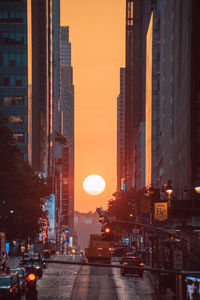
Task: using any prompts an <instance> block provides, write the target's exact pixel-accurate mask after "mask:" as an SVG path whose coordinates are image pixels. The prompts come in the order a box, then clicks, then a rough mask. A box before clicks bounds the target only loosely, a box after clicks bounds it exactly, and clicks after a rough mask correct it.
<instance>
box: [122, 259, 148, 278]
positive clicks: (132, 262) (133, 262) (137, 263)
mask: <svg viewBox="0 0 200 300" xmlns="http://www.w3.org/2000/svg"><path fill="white" fill-rule="evenodd" d="M121 265H122V266H124V267H125V268H121V269H120V273H121V275H122V276H125V275H127V274H128V275H138V276H139V277H143V273H144V270H143V266H144V263H143V261H142V260H141V258H140V257H138V256H127V257H123V258H122V261H121ZM131 266H134V267H140V268H126V267H131Z"/></svg>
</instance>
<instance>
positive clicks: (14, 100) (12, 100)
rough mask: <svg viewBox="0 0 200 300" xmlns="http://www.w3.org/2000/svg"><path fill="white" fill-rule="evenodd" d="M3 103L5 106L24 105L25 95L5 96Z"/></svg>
mask: <svg viewBox="0 0 200 300" xmlns="http://www.w3.org/2000/svg"><path fill="white" fill-rule="evenodd" d="M3 104H4V106H15V105H24V98H23V97H4V98H3Z"/></svg>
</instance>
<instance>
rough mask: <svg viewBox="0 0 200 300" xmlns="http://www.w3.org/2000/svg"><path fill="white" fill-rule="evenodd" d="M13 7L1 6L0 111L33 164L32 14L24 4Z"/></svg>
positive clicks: (10, 2)
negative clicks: (6, 118)
mask: <svg viewBox="0 0 200 300" xmlns="http://www.w3.org/2000/svg"><path fill="white" fill-rule="evenodd" d="M15 4H16V5H15V7H13V1H4V2H2V1H1V3H0V26H1V32H0V109H1V110H2V113H3V114H4V115H6V116H8V119H9V124H10V128H11V129H12V131H13V138H14V140H15V142H16V143H17V145H18V146H19V148H20V150H21V152H22V154H23V157H24V159H25V160H26V161H29V162H30V163H32V78H31V77H32V76H31V67H32V66H31V59H30V51H31V18H30V16H31V14H30V12H29V11H28V10H27V1H23V2H22V1H16V3H15ZM28 29H29V30H28Z"/></svg>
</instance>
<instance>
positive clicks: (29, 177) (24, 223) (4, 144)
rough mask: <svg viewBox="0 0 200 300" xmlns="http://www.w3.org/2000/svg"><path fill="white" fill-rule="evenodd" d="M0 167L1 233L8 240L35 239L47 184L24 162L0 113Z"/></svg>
mask: <svg viewBox="0 0 200 300" xmlns="http://www.w3.org/2000/svg"><path fill="white" fill-rule="evenodd" d="M0 166H1V168H0V191H1V192H0V212H1V213H0V231H5V232H6V235H7V237H8V238H9V239H14V238H19V239H25V238H27V237H28V236H29V237H32V238H34V237H35V236H36V235H37V234H38V233H39V231H40V222H39V219H40V218H41V217H42V215H43V210H42V207H43V205H44V201H45V197H47V196H48V194H49V191H48V184H47V183H46V182H45V180H44V179H41V178H39V177H38V175H37V174H36V173H35V171H34V170H33V169H32V168H31V166H30V165H29V164H28V162H25V161H24V160H23V157H22V154H21V152H20V150H19V148H18V147H17V145H16V144H15V143H14V140H13V137H12V131H11V130H10V128H9V127H8V119H7V118H6V117H5V116H3V115H2V113H1V112H0Z"/></svg>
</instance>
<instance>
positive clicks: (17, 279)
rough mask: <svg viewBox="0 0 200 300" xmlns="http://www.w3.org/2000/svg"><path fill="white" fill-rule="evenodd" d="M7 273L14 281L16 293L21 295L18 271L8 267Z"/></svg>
mask: <svg viewBox="0 0 200 300" xmlns="http://www.w3.org/2000/svg"><path fill="white" fill-rule="evenodd" d="M9 275H11V276H12V277H13V280H14V283H15V285H16V287H17V289H18V294H19V296H21V294H22V289H21V284H20V278H19V273H18V272H16V271H12V270H11V269H10V272H9Z"/></svg>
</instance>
